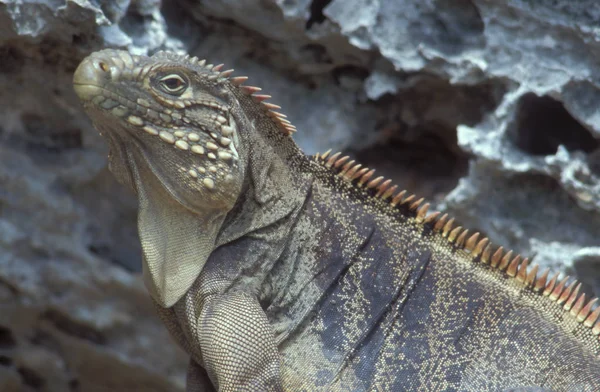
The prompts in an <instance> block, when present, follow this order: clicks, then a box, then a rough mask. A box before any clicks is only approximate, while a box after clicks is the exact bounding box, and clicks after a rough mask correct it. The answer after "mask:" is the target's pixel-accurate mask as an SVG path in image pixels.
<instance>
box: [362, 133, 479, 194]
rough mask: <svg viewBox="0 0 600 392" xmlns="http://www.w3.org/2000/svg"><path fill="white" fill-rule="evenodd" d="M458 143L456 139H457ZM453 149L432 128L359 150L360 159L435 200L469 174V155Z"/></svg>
mask: <svg viewBox="0 0 600 392" xmlns="http://www.w3.org/2000/svg"><path fill="white" fill-rule="evenodd" d="M455 143H456V141H455ZM457 151H459V150H458V148H456V149H454V150H452V149H451V147H450V146H449V142H448V141H447V140H444V139H443V138H442V137H440V136H439V135H437V134H434V133H432V132H426V131H425V132H422V133H419V134H418V136H417V137H416V139H413V140H410V141H403V140H399V139H397V138H391V139H390V140H387V141H385V143H384V144H376V145H373V146H371V147H369V148H366V149H364V150H361V151H358V152H356V153H355V156H356V159H357V161H358V162H360V163H361V164H363V166H365V167H369V168H371V169H375V170H376V173H375V177H377V176H384V177H386V178H389V179H391V180H392V181H393V184H395V185H398V188H399V189H398V190H399V191H400V190H402V189H406V190H408V192H410V193H415V194H416V195H417V196H419V197H425V198H426V199H429V200H434V199H437V198H439V197H440V196H443V195H445V194H446V193H447V192H449V191H450V190H452V189H453V188H454V187H455V186H456V184H457V183H458V180H459V179H460V178H461V177H463V176H464V175H466V173H467V168H468V158H467V157H466V156H465V155H460V154H458V153H457Z"/></svg>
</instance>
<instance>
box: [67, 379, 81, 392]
mask: <svg viewBox="0 0 600 392" xmlns="http://www.w3.org/2000/svg"><path fill="white" fill-rule="evenodd" d="M79 384H80V383H79V380H77V379H73V380H70V381H69V390H71V391H73V392H77V391H79V390H80V388H79Z"/></svg>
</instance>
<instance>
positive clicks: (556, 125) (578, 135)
mask: <svg viewBox="0 0 600 392" xmlns="http://www.w3.org/2000/svg"><path fill="white" fill-rule="evenodd" d="M508 136H509V138H510V140H512V142H513V143H514V144H515V145H516V146H517V147H518V148H519V149H521V150H522V151H525V152H527V153H529V154H532V155H552V154H555V153H556V150H557V149H558V146H559V145H563V146H565V147H566V149H567V150H569V151H575V150H580V151H584V152H591V151H593V150H595V149H596V148H598V145H599V142H598V140H596V139H594V137H593V136H592V134H591V133H590V132H589V131H588V130H587V129H586V128H585V127H584V126H583V125H581V124H580V123H579V122H578V121H577V120H575V119H574V118H573V117H572V116H571V115H570V114H569V112H568V111H567V110H566V109H565V107H564V106H563V104H562V103H560V102H559V101H557V100H555V99H553V98H551V97H548V96H543V97H539V96H537V95H535V94H533V93H528V94H525V95H524V96H522V97H521V99H520V100H519V103H518V105H517V113H516V116H515V122H514V123H513V124H512V126H511V127H510V128H509V130H508Z"/></svg>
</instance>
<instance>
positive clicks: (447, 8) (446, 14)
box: [408, 0, 485, 55]
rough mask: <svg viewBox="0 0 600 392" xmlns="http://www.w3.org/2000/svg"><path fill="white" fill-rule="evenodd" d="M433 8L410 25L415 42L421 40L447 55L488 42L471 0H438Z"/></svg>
mask: <svg viewBox="0 0 600 392" xmlns="http://www.w3.org/2000/svg"><path fill="white" fill-rule="evenodd" d="M425 7H427V6H424V8H425ZM430 7H431V8H430V9H429V10H428V11H423V12H422V13H421V15H420V17H419V18H415V19H414V20H413V21H412V22H411V24H410V25H409V27H408V34H409V36H410V38H411V41H412V42H422V43H424V44H425V45H427V46H431V47H433V48H436V49H437V50H439V51H441V52H442V53H446V54H448V55H455V54H459V53H461V52H463V51H466V50H470V49H473V48H477V47H482V46H484V45H485V36H484V34H483V32H484V28H485V24H484V22H483V20H482V18H481V15H480V14H479V10H478V9H477V6H475V5H474V4H473V2H472V1H471V0H453V1H443V0H442V1H435V3H434V4H433V5H432V6H430Z"/></svg>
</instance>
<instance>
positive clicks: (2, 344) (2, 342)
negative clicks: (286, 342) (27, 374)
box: [0, 325, 17, 349]
mask: <svg viewBox="0 0 600 392" xmlns="http://www.w3.org/2000/svg"><path fill="white" fill-rule="evenodd" d="M16 345H17V341H16V340H15V338H14V336H13V334H12V331H11V330H10V329H8V328H7V327H3V326H1V325H0V349H10V348H13V347H15V346H16Z"/></svg>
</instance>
